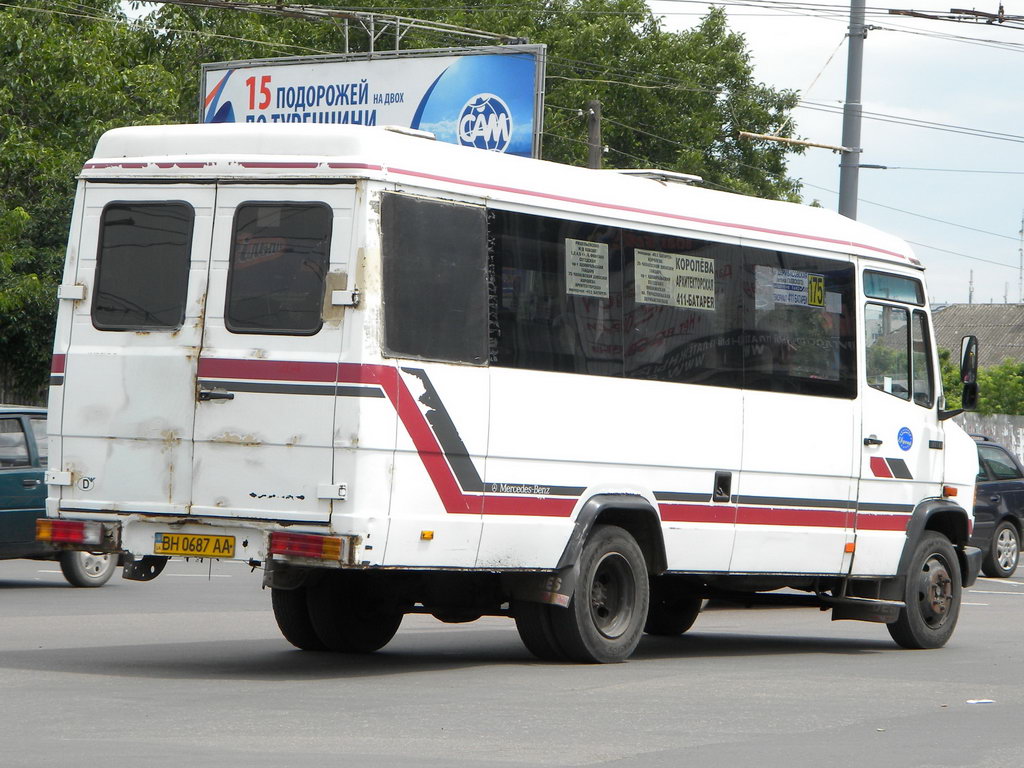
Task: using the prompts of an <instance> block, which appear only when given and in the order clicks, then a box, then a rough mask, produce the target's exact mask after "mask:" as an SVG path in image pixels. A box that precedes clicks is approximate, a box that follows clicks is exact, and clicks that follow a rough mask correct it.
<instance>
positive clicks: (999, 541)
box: [981, 520, 1020, 579]
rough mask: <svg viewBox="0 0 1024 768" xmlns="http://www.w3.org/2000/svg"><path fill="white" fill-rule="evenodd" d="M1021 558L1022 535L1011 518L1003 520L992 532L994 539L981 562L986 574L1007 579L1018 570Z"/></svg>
mask: <svg viewBox="0 0 1024 768" xmlns="http://www.w3.org/2000/svg"><path fill="white" fill-rule="evenodd" d="M1019 560H1020V536H1019V535H1018V534H1017V528H1016V527H1015V526H1014V524H1013V523H1011V522H1010V521H1009V520H1003V522H1001V523H1000V524H999V525H997V526H996V529H995V531H993V533H992V541H991V543H990V544H989V547H988V552H986V553H985V559H984V561H983V562H982V564H981V570H983V571H984V572H985V575H986V576H992V577H994V578H997V579H1005V578H1006V577H1007V576H1012V575H1013V572H1014V571H1016V570H1017V562H1018V561H1019Z"/></svg>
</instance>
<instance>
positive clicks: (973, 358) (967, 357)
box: [960, 336, 978, 411]
mask: <svg viewBox="0 0 1024 768" xmlns="http://www.w3.org/2000/svg"><path fill="white" fill-rule="evenodd" d="M960 381H962V382H963V383H964V391H963V393H962V394H961V395H960V405H961V406H962V407H963V409H964V410H965V411H973V410H976V409H977V407H978V337H977V336H964V338H963V341H961V342H960Z"/></svg>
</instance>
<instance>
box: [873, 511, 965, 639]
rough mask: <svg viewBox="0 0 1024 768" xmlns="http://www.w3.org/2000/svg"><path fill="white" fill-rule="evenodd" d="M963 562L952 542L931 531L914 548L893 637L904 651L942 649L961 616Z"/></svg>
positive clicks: (891, 626) (891, 625)
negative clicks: (961, 563)
mask: <svg viewBox="0 0 1024 768" xmlns="http://www.w3.org/2000/svg"><path fill="white" fill-rule="evenodd" d="M962 595H963V586H962V581H961V579H960V562H959V561H958V560H957V558H956V552H955V551H954V550H953V545H952V544H950V542H949V539H947V538H946V537H945V536H942V535H940V534H938V533H935V532H933V531H927V532H926V533H925V535H924V536H923V537H922V538H921V540H920V541H919V542H918V543H917V546H916V547H915V548H914V554H913V556H912V558H911V561H910V568H909V569H908V571H907V585H906V588H905V590H904V596H903V599H904V601H905V602H906V605H905V606H904V607H903V608H902V609H900V613H899V618H897V619H896V621H895V622H894V623H892V624H889V625H888V629H889V634H890V635H892V639H893V640H895V641H896V643H897V644H898V645H900V646H901V647H903V648H914V649H917V648H941V647H942V646H944V645H945V644H946V641H947V640H949V638H950V636H951V635H952V634H953V629H954V628H955V627H956V621H957V618H959V616H960V600H961V597H962Z"/></svg>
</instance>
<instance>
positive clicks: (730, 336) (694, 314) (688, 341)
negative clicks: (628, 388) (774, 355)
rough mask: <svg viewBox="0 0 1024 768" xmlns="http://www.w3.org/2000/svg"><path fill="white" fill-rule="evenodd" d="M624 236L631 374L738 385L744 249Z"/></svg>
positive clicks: (627, 359)
mask: <svg viewBox="0 0 1024 768" xmlns="http://www.w3.org/2000/svg"><path fill="white" fill-rule="evenodd" d="M623 237H624V242H625V249H626V258H627V273H626V274H627V284H626V290H625V292H624V294H625V295H624V305H625V366H626V375H627V376H629V377H631V378H636V379H656V380H658V381H678V382H689V383H693V384H710V385H724V386H729V385H732V386H739V383H740V381H741V380H742V378H741V377H742V371H743V350H742V345H741V342H740V338H741V335H742V327H743V326H742V323H743V292H742V288H741V281H740V274H741V251H740V249H739V248H738V247H737V246H733V245H727V244H723V243H709V242H706V241H703V240H694V239H691V238H682V237H673V236H670V235H657V234H651V233H645V232H636V231H627V232H625V233H624V235H623Z"/></svg>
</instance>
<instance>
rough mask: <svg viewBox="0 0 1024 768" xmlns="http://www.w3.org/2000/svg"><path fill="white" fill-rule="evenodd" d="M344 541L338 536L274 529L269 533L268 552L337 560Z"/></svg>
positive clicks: (341, 553) (344, 548) (339, 557)
mask: <svg viewBox="0 0 1024 768" xmlns="http://www.w3.org/2000/svg"><path fill="white" fill-rule="evenodd" d="M345 543H346V542H345V540H344V539H342V538H341V537H340V536H318V535H316V534H312V533H284V532H281V531H275V532H273V533H271V534H270V554H272V555H285V556H289V557H306V558H312V559H314V560H331V561H333V562H338V561H340V560H341V559H342V555H343V554H344V553H345V550H346V547H345Z"/></svg>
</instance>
